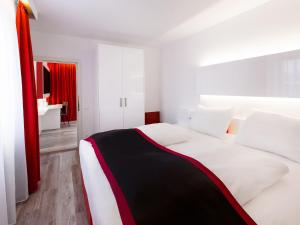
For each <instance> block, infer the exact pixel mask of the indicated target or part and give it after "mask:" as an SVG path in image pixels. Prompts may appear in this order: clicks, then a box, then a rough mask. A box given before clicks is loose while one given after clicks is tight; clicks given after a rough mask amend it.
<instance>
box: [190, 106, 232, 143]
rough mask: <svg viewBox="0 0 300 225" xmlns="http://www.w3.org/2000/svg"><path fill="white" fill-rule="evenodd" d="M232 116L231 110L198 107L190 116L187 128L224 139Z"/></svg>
mask: <svg viewBox="0 0 300 225" xmlns="http://www.w3.org/2000/svg"><path fill="white" fill-rule="evenodd" d="M232 116H233V110H232V108H210V107H205V106H199V107H198V109H197V110H196V111H195V112H193V113H192V115H191V120H190V124H189V127H190V128H191V129H193V130H195V131H199V132H201V133H205V134H208V135H211V136H214V137H218V138H224V137H225V134H226V131H227V129H228V126H229V123H230V121H231V119H232Z"/></svg>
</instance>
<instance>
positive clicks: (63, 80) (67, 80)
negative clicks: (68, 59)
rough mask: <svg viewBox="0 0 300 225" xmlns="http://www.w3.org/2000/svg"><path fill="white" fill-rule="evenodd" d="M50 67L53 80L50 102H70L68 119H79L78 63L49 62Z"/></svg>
mask: <svg viewBox="0 0 300 225" xmlns="http://www.w3.org/2000/svg"><path fill="white" fill-rule="evenodd" d="M48 67H49V69H50V80H51V82H50V98H49V104H61V103H63V102H68V114H67V119H68V120H69V121H75V120H77V107H76V65H75V64H61V63H48ZM63 119H64V118H63Z"/></svg>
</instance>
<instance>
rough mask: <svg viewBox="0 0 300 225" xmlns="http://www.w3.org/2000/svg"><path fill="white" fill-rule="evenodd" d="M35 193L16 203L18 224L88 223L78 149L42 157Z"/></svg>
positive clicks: (73, 224) (75, 224) (58, 224)
mask: <svg viewBox="0 0 300 225" xmlns="http://www.w3.org/2000/svg"><path fill="white" fill-rule="evenodd" d="M41 178H42V180H41V183H40V189H39V191H38V192H36V193H34V194H32V195H31V196H30V198H29V199H28V200H27V201H26V202H25V203H22V204H19V205H18V206H17V224H18V225H88V221H87V214H86V210H85V205H84V199H83V194H82V186H81V172H80V165H79V156H78V151H77V150H72V151H66V152H60V153H53V154H46V155H42V156H41Z"/></svg>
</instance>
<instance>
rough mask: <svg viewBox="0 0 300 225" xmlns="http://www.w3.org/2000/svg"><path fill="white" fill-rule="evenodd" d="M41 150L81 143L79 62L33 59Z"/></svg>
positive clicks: (74, 146)
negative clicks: (78, 85) (78, 87)
mask: <svg viewBox="0 0 300 225" xmlns="http://www.w3.org/2000/svg"><path fill="white" fill-rule="evenodd" d="M34 67H35V81H36V94H37V101H38V117H39V138H40V153H41V154H45V153H54V152H59V151H66V150H74V149H77V147H78V105H77V103H78V97H77V96H78V95H77V93H78V92H77V81H78V76H77V68H78V66H77V63H72V62H56V61H47V60H38V61H35V62H34Z"/></svg>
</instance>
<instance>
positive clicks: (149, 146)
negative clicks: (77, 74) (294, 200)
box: [87, 129, 255, 225]
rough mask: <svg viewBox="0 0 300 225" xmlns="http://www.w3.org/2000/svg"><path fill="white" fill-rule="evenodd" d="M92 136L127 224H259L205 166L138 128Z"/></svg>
mask: <svg viewBox="0 0 300 225" xmlns="http://www.w3.org/2000/svg"><path fill="white" fill-rule="evenodd" d="M87 141H89V142H91V143H92V145H93V148H94V150H95V153H96V155H97V158H98V160H99V163H100V165H101V167H102V169H103V171H104V173H105V175H106V176H107V179H108V181H109V183H110V185H111V188H112V190H113V193H114V195H115V198H116V201H117V204H118V208H119V212H120V216H121V219H122V222H123V225H134V224H137V225H231V224H234V225H239V224H255V222H254V221H253V220H252V219H251V218H250V217H249V216H248V215H247V213H246V212H245V211H244V210H243V209H242V207H241V206H240V205H239V204H238V203H237V201H236V200H235V199H234V198H233V196H232V195H231V194H230V192H229V191H228V189H227V188H226V187H225V185H224V184H223V183H222V182H221V181H220V180H219V179H218V178H217V177H216V176H215V175H214V174H213V173H212V172H211V171H209V170H208V169H207V168H206V167H205V166H203V165H202V164H201V163H200V162H198V161H196V160H194V159H192V158H190V157H187V156H184V155H181V154H179V153H176V152H174V151H172V150H170V149H167V148H165V147H163V146H160V145H159V144H157V143H155V142H154V141H153V140H152V139H150V138H149V137H147V136H146V135H145V134H144V133H142V132H141V131H140V130H138V129H126V130H114V131H108V132H103V133H98V134H95V135H93V136H91V137H90V138H88V139H87Z"/></svg>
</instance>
